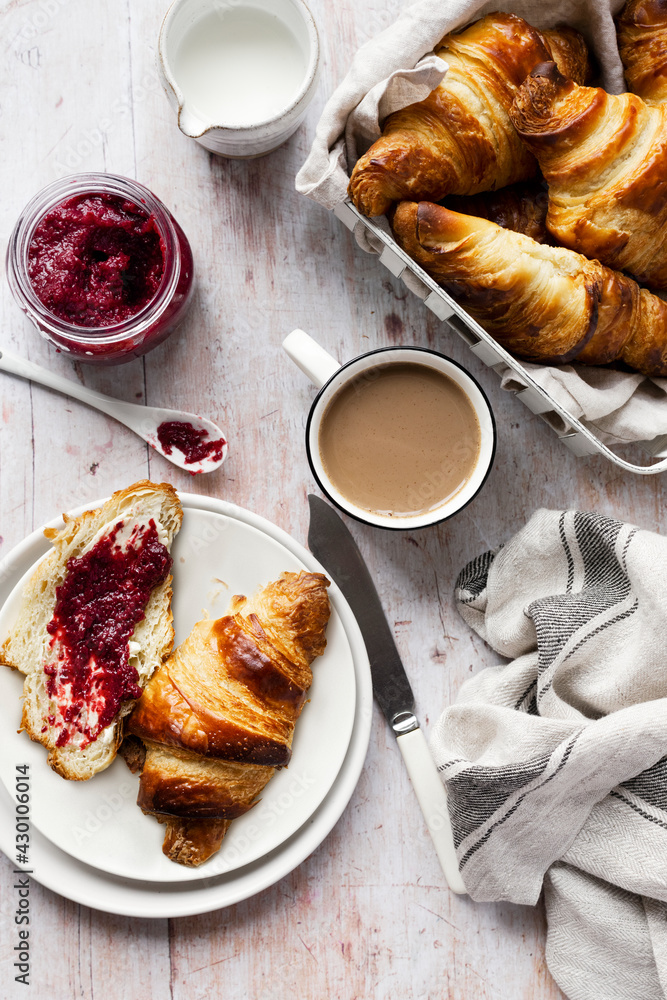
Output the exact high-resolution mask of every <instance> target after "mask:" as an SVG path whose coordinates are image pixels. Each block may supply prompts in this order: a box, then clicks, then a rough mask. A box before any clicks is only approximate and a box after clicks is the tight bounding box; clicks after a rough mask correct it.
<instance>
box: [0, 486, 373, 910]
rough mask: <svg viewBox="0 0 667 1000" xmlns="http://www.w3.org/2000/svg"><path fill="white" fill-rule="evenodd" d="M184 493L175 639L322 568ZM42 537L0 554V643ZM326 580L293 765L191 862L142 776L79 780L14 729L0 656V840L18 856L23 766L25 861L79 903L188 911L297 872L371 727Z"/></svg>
mask: <svg viewBox="0 0 667 1000" xmlns="http://www.w3.org/2000/svg"><path fill="white" fill-rule="evenodd" d="M180 499H181V502H182V504H183V511H184V516H183V526H182V528H181V531H180V532H179V534H178V536H177V538H176V540H175V542H174V545H173V547H172V556H173V559H174V569H173V575H174V584H173V587H174V599H173V612H174V626H175V629H176V643H180V642H182V641H183V639H184V638H185V637H186V636H187V635H188V633H189V632H190V630H191V629H192V626H193V625H194V624H195V622H196V621H198V620H199V619H201V618H202V616H203V614H204V613H208V614H209V615H210V616H211V617H214V618H215V617H219V616H220V615H222V614H224V613H225V611H226V608H227V604H228V602H229V599H230V598H231V596H232V595H233V594H248V595H251V594H253V593H254V592H255V591H256V590H257V589H258V588H259V587H260V586H263V585H264V584H266V583H268V582H269V581H270V580H273V579H275V578H277V577H278V576H280V574H281V573H282V572H284V571H286V570H287V571H299V570H301V569H307V570H311V571H318V572H323V573H326V570H325V569H323V568H322V567H321V566H320V564H319V563H318V562H317V560H315V559H314V558H313V557H312V556H311V555H310V553H309V552H308V551H307V550H306V549H304V548H303V547H302V546H301V545H299V544H298V543H297V542H295V541H294V539H292V538H291V537H290V536H289V535H287V534H286V533H285V532H284V531H282V530H281V529H280V528H277V527H276V526H275V525H273V524H271V523H270V522H269V521H266V520H265V519H264V518H261V517H259V516H258V515H256V514H253V513H251V512H250V511H247V510H244V509H243V508H240V507H236V506H235V505H233V504H229V503H225V502H224V501H221V500H215V499H212V498H210V497H200V496H195V495H193V494H181V495H180ZM101 503H103V501H102V500H101V501H99V503H94V504H88V505H87V507H88V508H91V507H97V506H99V505H100V504H101ZM81 509H84V508H81ZM75 513H78V511H76V512H75ZM61 523H62V522H60V521H55V522H52V524H51V525H49V527H58V526H59V525H60V524H61ZM49 548H50V546H49V543H48V542H47V541H46V539H45V538H44V535H43V529H40V530H38V531H35V532H33V534H32V535H30V536H29V537H28V538H26V539H25V540H24V541H23V542H22V543H21V544H20V545H18V546H17V547H16V548H15V549H14V550H13V551H12V552H11V553H10V554H9V556H7V557H6V558H5V559H4V560H3V561H2V562H1V563H0V642H2V641H3V640H4V638H5V637H6V635H7V633H8V631H9V630H10V628H11V627H12V624H13V621H14V618H15V615H16V612H17V608H18V603H19V600H20V596H21V593H22V590H23V586H24V584H25V582H26V580H27V579H28V578H29V576H30V575H31V574H32V572H33V571H34V568H35V564H36V563H37V562H38V561H39V560H40V559H41V558H42V557H43V556H44V554H45V553H46V552H47V551H48V550H49ZM329 593H330V597H331V603H332V608H333V610H332V616H331V620H330V622H329V626H328V629H327V648H326V651H325V653H324V655H323V656H322V657H320V658H319V659H318V660H316V661H315V663H314V664H313V675H314V679H313V684H312V687H311V689H310V692H309V701H308V703H307V704H306V705H305V707H304V709H303V713H302V715H301V717H300V719H299V722H298V725H297V727H296V731H295V736H294V743H293V752H292V759H291V761H290V764H289V767H287V768H283V769H282V770H281V771H279V772H278V773H277V774H276V775H275V777H274V778H273V779H272V780H271V781H270V782H269V784H268V785H267V786H266V788H265V789H264V791H263V792H262V795H261V799H260V801H259V802H258V803H257V804H256V805H255V806H254V807H253V808H252V809H251V810H250V811H249V812H248V813H247V814H246V815H245V816H243V817H241V818H240V819H237V820H235V821H234V822H233V823H232V825H231V827H230V829H229V831H228V833H227V835H226V837H225V839H224V840H223V844H222V848H221V850H220V851H219V852H218V854H217V855H215V856H214V857H213V858H211V859H210V860H209V861H207V862H206V863H205V864H203V865H201V866H200V867H199V868H185V867H182V866H181V865H177V864H174V863H173V862H171V861H169V860H168V859H167V858H166V857H165V856H164V855H163V854H162V850H161V847H162V837H163V834H164V827H162V826H161V825H160V824H159V823H157V821H156V820H155V819H154V818H153V817H150V816H145V815H144V814H143V813H142V812H141V810H140V809H139V807H138V806H137V805H136V797H137V791H138V783H139V779H138V776H136V775H132V774H131V773H130V771H129V770H128V769H127V767H126V766H125V764H124V762H123V761H122V760H121V759H120V758H117V759H116V760H115V761H114V763H113V764H112V765H111V767H109V768H107V770H106V771H103V772H102V773H100V774H98V775H96V776H95V777H94V778H92V779H91V780H90V781H86V782H74V781H65V780H64V779H63V778H61V777H60V776H59V775H57V774H56V773H55V772H53V771H52V770H51V769H50V768H49V767H48V765H47V763H46V751H45V749H44V748H43V747H42V746H41V745H40V744H37V743H32V742H31V741H30V739H29V738H28V737H27V735H26V734H25V733H17V729H18V726H19V724H20V717H21V701H20V695H21V692H22V688H23V675H22V674H18V673H16V672H14V671H10V670H7V669H2V668H0V722H1V724H0V779H1V783H2V785H3V786H4V787H3V788H2V789H0V848H2V850H3V851H4V852H5V854H6V855H7V856H8V857H9V859H10V860H11V861H12V862H16V858H17V850H16V798H15V793H16V779H17V777H21V778H22V777H23V774H24V767H23V765H28V767H29V777H30V786H31V788H30V795H31V798H30V826H31V829H30V849H29V865H28V868H29V870H30V871H31V872H32V873H33V874H32V877H33V878H34V879H36V880H37V881H38V882H41V883H42V884H43V885H45V886H48V887H49V888H50V889H53V890H55V891H56V892H59V893H60V894H61V895H63V896H66V897H68V898H69V899H72V900H75V901H76V902H79V903H83V904H85V905H87V906H92V907H95V908H97V909H101V910H106V911H108V912H111V913H121V914H127V915H131V914H133V915H137V916H145V917H168V916H174V917H175V916H187V915H189V914H193V913H204V912H206V911H209V910H215V909H218V908H220V907H223V906H229V905H231V904H232V903H236V902H238V901H239V900H242V899H245V898H247V897H248V896H251V895H253V894H254V893H256V892H259V891H260V890H262V889H265V888H266V887H267V886H269V885H272V884H273V883H274V882H276V881H278V880H279V879H280V878H282V877H283V876H284V875H286V874H288V872H290V871H292V869H293V868H295V867H296V866H297V865H298V864H300V862H301V861H303V860H304V859H305V858H306V857H307V856H308V855H309V854H311V853H312V852H313V851H314V850H315V849H316V848H317V847H318V846H319V845H320V844H321V842H322V841H323V840H324V838H325V837H326V836H327V834H328V833H329V832H330V830H331V829H332V827H333V826H334V824H335V823H336V821H337V820H338V819H339V817H340V815H341V813H342V812H343V810H344V809H345V806H346V805H347V803H348V801H349V799H350V797H351V795H352V792H353V791H354V788H355V786H356V783H357V780H358V778H359V775H360V773H361V768H362V766H363V763H364V759H365V756H366V750H367V748H368V741H369V736H370V728H371V720H372V700H373V694H372V686H371V678H370V669H369V664H368V657H367V655H366V649H365V646H364V642H363V639H362V637H361V633H360V632H359V627H358V625H357V623H356V621H355V619H354V616H353V615H352V612H351V611H350V608H349V606H348V605H347V603H346V601H345V599H344V598H343V596H342V594H341V593H340V591H339V590H338V588H337V587H336V586H335V585H333V584H332V586H331V588H330V592H329ZM17 767H21V770H20V771H17ZM22 811H23V810H22ZM16 866H17V867H21V866H20V865H19V864H17V865H16Z"/></svg>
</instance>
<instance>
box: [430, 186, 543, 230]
mask: <svg viewBox="0 0 667 1000" xmlns="http://www.w3.org/2000/svg"><path fill="white" fill-rule="evenodd" d="M444 204H445V207H446V208H449V209H451V210H452V212H460V213H461V214H462V215H476V216H477V217H478V218H480V219H488V220H489V221H490V222H495V223H496V225H498V226H502V228H503V229H512V230H513V231H514V232H515V233H523V234H524V235H525V236H530V237H531V238H532V239H534V240H536V241H537V242H538V243H551V244H552V245H553V244H555V239H554V237H553V236H552V234H551V233H550V232H549V230H548V229H547V208H548V206H549V194H548V192H547V189H546V187H544V185H543V184H542V182H541V181H528V182H527V183H525V184H510V186H509V187H505V188H501V189H500V190H499V191H484V192H483V193H481V194H473V195H469V196H468V197H465V196H459V195H449V196H448V197H447V198H445V199H444Z"/></svg>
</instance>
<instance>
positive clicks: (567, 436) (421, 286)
mask: <svg viewBox="0 0 667 1000" xmlns="http://www.w3.org/2000/svg"><path fill="white" fill-rule="evenodd" d="M334 214H335V215H336V216H337V217H338V218H339V219H340V221H341V222H342V223H343V224H344V225H345V226H347V228H348V229H350V230H352V232H354V231H355V230H357V227H358V226H359V225H362V226H364V228H365V229H366V230H367V231H368V233H369V234H370V235H371V237H372V243H373V244H374V245H375V246H376V247H378V248H381V249H378V253H379V258H380V263H381V264H384V266H385V267H386V268H387V270H388V271H389V272H390V273H391V274H393V275H394V277H396V278H401V277H403V275H404V272H405V271H406V270H408V271H410V272H411V274H412V275H413V276H414V278H415V279H417V281H416V282H415V281H414V280H413V281H411V282H410V284H409V286H408V287H409V288H410V289H411V291H414V292H415V293H416V294H418V295H419V297H420V298H421V299H422V301H423V303H424V305H425V306H427V307H428V308H429V309H430V310H431V312H433V313H435V315H436V316H437V317H438V319H440V320H442V321H443V322H445V323H447V325H448V326H449V327H451V329H452V330H454V331H455V332H456V333H457V334H458V335H459V337H461V338H462V339H463V340H464V341H465V342H466V344H467V345H468V347H469V348H470V350H471V351H472V353H473V354H474V355H475V356H476V357H478V358H479V359H480V361H482V362H483V363H484V364H485V365H487V367H489V368H493V369H494V370H495V371H496V372H497V374H498V376H499V377H500V376H501V375H504V374H505V373H506V370H507V369H508V368H509V369H511V371H513V372H514V373H515V374H516V376H517V379H518V381H519V382H520V383H521V384H522V386H523V387H522V388H520V389H517V390H513V395H515V396H516V398H517V399H520V400H521V402H522V403H524V404H525V405H526V406H527V407H528V409H529V410H530V411H531V412H532V413H535V414H537V415H538V416H539V417H541V418H542V419H543V420H544V421H545V423H547V424H549V426H550V427H551V429H552V431H553V432H554V433H555V434H556V436H557V437H558V439H559V440H560V441H562V442H563V444H564V445H565V446H566V448H569V450H570V451H571V452H572V453H573V454H574V455H577V456H579V457H580V456H583V455H595V454H600V455H604V457H605V458H607V459H608V460H609V461H610V462H613V463H614V465H617V466H618V467H619V468H621V469H625V470H626V471H627V472H635V473H637V474H638V475H640V476H651V475H655V474H657V473H659V472H664V471H665V470H666V469H667V435H663V436H661V437H658V438H655V439H654V440H652V441H640V442H637V443H638V444H639V445H640V447H641V448H643V450H644V451H645V452H646V453H647V454H648V455H650V456H651V457H652V458H656V459H657V461H656V462H653V463H652V464H649V465H634V464H633V463H632V462H627V461H626V460H625V459H624V458H621V457H620V456H619V455H617V454H616V453H615V452H613V451H612V450H611V448H610V447H609V446H608V445H606V444H604V442H603V441H601V440H600V438H599V437H597V435H596V434H595V433H594V432H593V431H592V430H591V429H590V428H589V427H587V426H586V425H585V424H582V422H581V421H580V420H579V419H578V418H577V417H575V416H574V415H573V414H572V413H570V412H569V411H568V410H567V409H566V408H565V407H564V406H562V405H561V404H560V403H559V402H558V401H557V400H555V399H554V398H553V397H552V396H550V395H549V393H548V392H547V391H546V390H545V389H543V388H542V386H540V385H538V383H537V382H536V381H535V379H534V378H533V377H532V376H531V374H530V372H529V371H527V370H526V369H525V368H524V366H523V365H522V364H521V362H520V361H517V359H516V358H514V357H512V355H511V354H508V353H507V351H506V350H505V349H504V348H503V347H502V346H501V345H500V344H499V343H498V342H497V341H495V340H494V339H493V337H491V336H490V335H489V334H488V333H487V332H486V330H484V329H483V328H482V327H481V326H480V325H479V323H478V322H477V321H476V320H475V319H473V318H472V316H470V315H468V313H467V312H466V311H465V309H463V308H462V307H461V306H460V305H458V303H456V302H455V301H454V299H452V298H451V296H449V295H448V294H447V292H445V290H444V289H443V288H440V286H439V285H438V284H436V282H435V281H434V280H433V278H431V277H430V276H429V275H428V274H427V273H426V272H425V271H424V270H423V269H422V268H421V267H420V266H419V265H418V264H416V263H415V261H414V260H412V258H411V257H409V256H408V254H406V253H405V251H404V250H402V249H401V247H399V246H398V244H397V243H396V242H395V240H393V239H392V237H391V236H388V235H387V234H386V233H385V232H383V231H382V229H380V228H379V227H378V226H376V225H375V224H374V223H373V222H372V220H371V219H368V218H366V217H365V216H364V215H362V214H361V213H360V212H359V211H357V209H356V208H355V207H354V205H353V204H352V203H351V202H350V201H344V202H341V203H340V204H338V205H337V206H336V208H335V209H334Z"/></svg>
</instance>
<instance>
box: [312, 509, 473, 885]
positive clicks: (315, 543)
mask: <svg viewBox="0 0 667 1000" xmlns="http://www.w3.org/2000/svg"><path fill="white" fill-rule="evenodd" d="M308 503H309V504H310V528H309V530H308V545H309V546H310V551H311V552H312V553H313V555H314V556H315V558H316V559H317V560H318V561H319V562H321V563H322V565H323V566H324V568H325V569H326V570H327V572H328V573H329V574H330V575H331V576H332V577H333V579H334V581H335V582H336V583H337V584H338V586H339V587H340V589H341V590H342V592H343V595H344V597H345V599H346V600H347V602H348V604H349V605H350V607H351V608H352V611H353V613H354V616H355V618H356V619H357V622H358V623H359V628H360V629H361V634H362V635H363V637H364V642H365V643H366V650H367V652H368V658H369V660H370V664H371V675H372V678H373V694H374V695H375V700H376V701H377V703H378V705H379V706H380V708H381V709H382V711H383V712H384V715H385V717H386V719H387V721H388V723H389V725H390V726H391V728H392V730H393V733H394V735H395V736H396V742H397V743H398V747H399V750H400V751H401V753H402V755H403V760H404V761H405V766H406V768H407V771H408V775H409V776H410V780H411V782H412V786H413V788H414V790H415V793H416V795H417V800H418V802H419V805H420V807H421V811H422V813H423V815H424V819H425V821H426V826H427V828H428V831H429V833H430V835H431V838H432V840H433V843H434V845H435V849H436V852H437V855H438V859H439V861H440V864H441V866H442V870H443V872H444V874H445V878H446V879H447V884H448V885H449V888H450V889H451V890H452V892H457V893H464V892H465V891H466V888H465V885H464V884H463V879H462V878H461V875H460V874H459V867H458V862H457V860H456V850H455V848H454V839H453V837H452V827H451V823H450V821H449V813H448V811H447V795H446V792H445V788H444V785H443V783H442V781H441V780H440V775H439V774H438V770H437V768H436V766H435V762H434V760H433V757H432V756H431V752H430V750H429V748H428V745H427V743H426V739H425V738H424V734H423V732H422V730H421V729H420V728H419V723H418V722H417V719H416V718H415V714H414V695H413V693H412V688H411V687H410V682H409V680H408V678H407V675H406V673H405V668H404V667H403V664H402V662H401V658H400V656H399V655H398V650H397V649H396V643H395V642H394V637H393V635H392V632H391V629H390V628H389V625H388V623H387V619H386V617H385V614H384V611H383V609H382V604H381V603H380V598H379V597H378V594H377V591H376V589H375V585H374V583H373V580H372V579H371V575H370V573H369V572H368V568H367V566H366V563H365V562H364V560H363V557H362V555H361V553H360V551H359V549H358V548H357V545H356V542H355V541H354V539H353V538H352V535H351V534H350V532H349V531H348V530H347V527H346V526H345V524H344V523H343V521H342V520H341V518H340V517H339V516H338V514H337V513H336V511H335V510H334V509H333V508H332V507H330V506H329V504H328V503H325V501H324V500H322V499H320V497H316V496H313V495H312V494H311V495H309V496H308Z"/></svg>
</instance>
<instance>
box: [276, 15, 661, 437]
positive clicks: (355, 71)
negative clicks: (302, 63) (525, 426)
mask: <svg viewBox="0 0 667 1000" xmlns="http://www.w3.org/2000/svg"><path fill="white" fill-rule="evenodd" d="M623 4H624V0H553V2H549V3H547V2H544V0H542V2H540V0H516V2H513V3H510V4H503V3H495V2H493V0H491V2H487V3H480V2H478V0H421V2H419V3H415V4H413V5H412V6H410V7H408V8H407V9H406V10H405V11H404V12H403V14H402V15H401V16H400V17H399V18H398V20H397V21H396V22H395V23H394V24H392V25H391V26H390V27H389V28H387V29H386V30H385V31H383V32H382V33H381V34H379V35H378V36H377V37H376V38H372V39H371V40H370V41H368V42H367V43H366V44H365V45H363V46H362V47H361V48H360V49H359V51H358V52H357V54H356V55H355V57H354V60H353V62H352V66H351V68H350V71H349V73H348V74H347V76H346V77H345V79H344V80H343V82H342V83H341V84H340V86H339V87H338V88H337V90H336V91H335V93H334V94H333V95H332V97H331V98H330V100H329V101H328V103H327V104H326V106H325V108H324V110H323V112H322V116H321V118H320V121H319V124H318V126H317V130H316V134H315V140H314V142H313V146H312V149H311V151H310V154H309V156H308V159H307V160H306V162H305V163H304V165H303V167H302V168H301V170H300V171H299V173H298V175H297V178H296V188H297V191H300V192H301V193H302V194H305V195H307V196H308V197H309V198H312V199H314V200H315V201H317V202H319V203H320V204H321V205H323V206H324V207H325V208H327V209H333V208H334V207H335V206H336V205H337V204H338V203H339V202H341V201H343V200H344V199H345V197H346V194H347V184H348V180H349V173H350V172H351V170H352V167H353V166H354V164H355V162H356V160H357V159H358V157H359V156H360V155H361V154H362V153H364V152H365V151H366V150H367V149H368V147H369V146H370V145H371V144H372V143H373V142H374V141H375V139H377V138H378V136H379V135H380V122H382V121H384V119H385V118H386V117H387V115H388V114H390V113H391V112H392V111H395V110H397V109H398V108H400V107H405V106H406V105H408V104H412V103H413V102H415V101H421V100H424V98H425V97H427V96H428V94H429V93H430V92H431V91H432V90H433V89H434V88H435V87H437V86H438V84H439V83H440V81H441V80H442V79H443V77H444V75H445V73H446V71H447V64H446V62H444V61H443V60H442V59H439V58H438V57H437V56H435V55H434V53H433V51H432V50H433V48H434V46H435V45H437V43H438V42H439V41H440V39H441V38H442V37H443V36H444V35H446V34H447V32H449V31H453V30H455V29H456V28H459V27H462V26H463V25H465V24H467V23H468V22H470V21H473V20H475V19H477V18H478V17H481V16H482V15H484V14H488V13H491V12H493V11H495V10H503V11H511V12H512V13H515V14H519V15H520V16H521V17H523V18H525V19H526V20H527V21H528V22H529V23H530V24H534V25H535V26H536V27H538V28H553V27H555V26H556V25H558V24H562V23H566V24H569V25H571V26H572V27H573V28H577V30H579V31H580V32H581V33H582V34H583V35H584V37H585V38H586V41H587V43H588V45H589V47H590V48H591V50H592V51H593V52H594V54H595V57H596V59H597V61H598V64H599V67H600V70H601V76H600V83H601V84H602V85H603V86H604V87H605V89H607V90H608V91H609V92H610V93H621V92H622V91H623V90H625V83H624V80H623V67H622V65H621V61H620V58H619V54H618V47H617V44H616V32H615V29H614V23H613V16H614V14H616V13H618V11H619V10H620V9H621V8H622V7H623ZM375 221H376V222H377V223H379V224H380V225H384V226H386V222H385V220H384V219H381V220H380V219H376V220H375ZM386 231H387V232H388V231H389V230H388V228H387V229H386ZM355 235H356V236H357V240H358V242H359V243H360V245H361V246H362V248H363V249H364V250H366V251H368V252H370V253H378V252H379V248H378V247H374V246H373V245H372V243H371V242H369V238H368V235H367V230H366V229H365V228H364V227H363V226H362V225H361V223H360V224H359V225H358V227H357V232H356V233H355ZM404 280H405V283H406V284H407V285H408V286H409V287H410V288H411V289H412V290H413V291H415V292H416V293H417V294H421V297H422V298H423V297H425V295H426V291H425V289H424V286H423V285H420V283H419V282H415V281H414V278H413V276H412V275H411V274H409V273H408V272H406V273H405V278H404ZM524 367H525V368H526V369H527V370H528V371H530V373H531V375H532V376H533V378H534V379H535V381H536V382H538V383H539V384H540V385H541V386H542V387H543V388H544V389H546V390H547V391H548V392H549V394H550V395H551V396H552V397H553V398H554V399H556V400H557V401H558V402H559V403H561V404H562V405H563V406H564V407H565V408H566V409H568V410H569V412H570V413H572V415H573V416H575V417H577V418H579V419H581V420H582V422H583V423H585V424H587V425H588V426H589V427H590V428H591V429H592V430H593V432H594V433H595V434H597V435H598V437H599V438H600V439H601V440H602V441H603V442H604V443H605V444H616V443H622V442H630V441H648V440H651V439H653V438H656V437H660V436H661V435H663V434H667V379H651V378H646V377H645V376H643V375H635V374H628V373H624V372H616V371H612V370H607V369H602V368H598V369H592V368H586V366H584V365H576V364H572V365H565V366H562V367H558V368H556V367H549V366H544V365H535V364H528V363H525V362H524ZM501 382H502V385H503V388H506V389H517V388H521V387H522V386H521V385H520V384H518V379H517V376H516V374H515V373H514V372H513V371H512V370H511V369H509V368H507V369H506V371H505V372H504V373H503V374H502V375H501Z"/></svg>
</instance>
